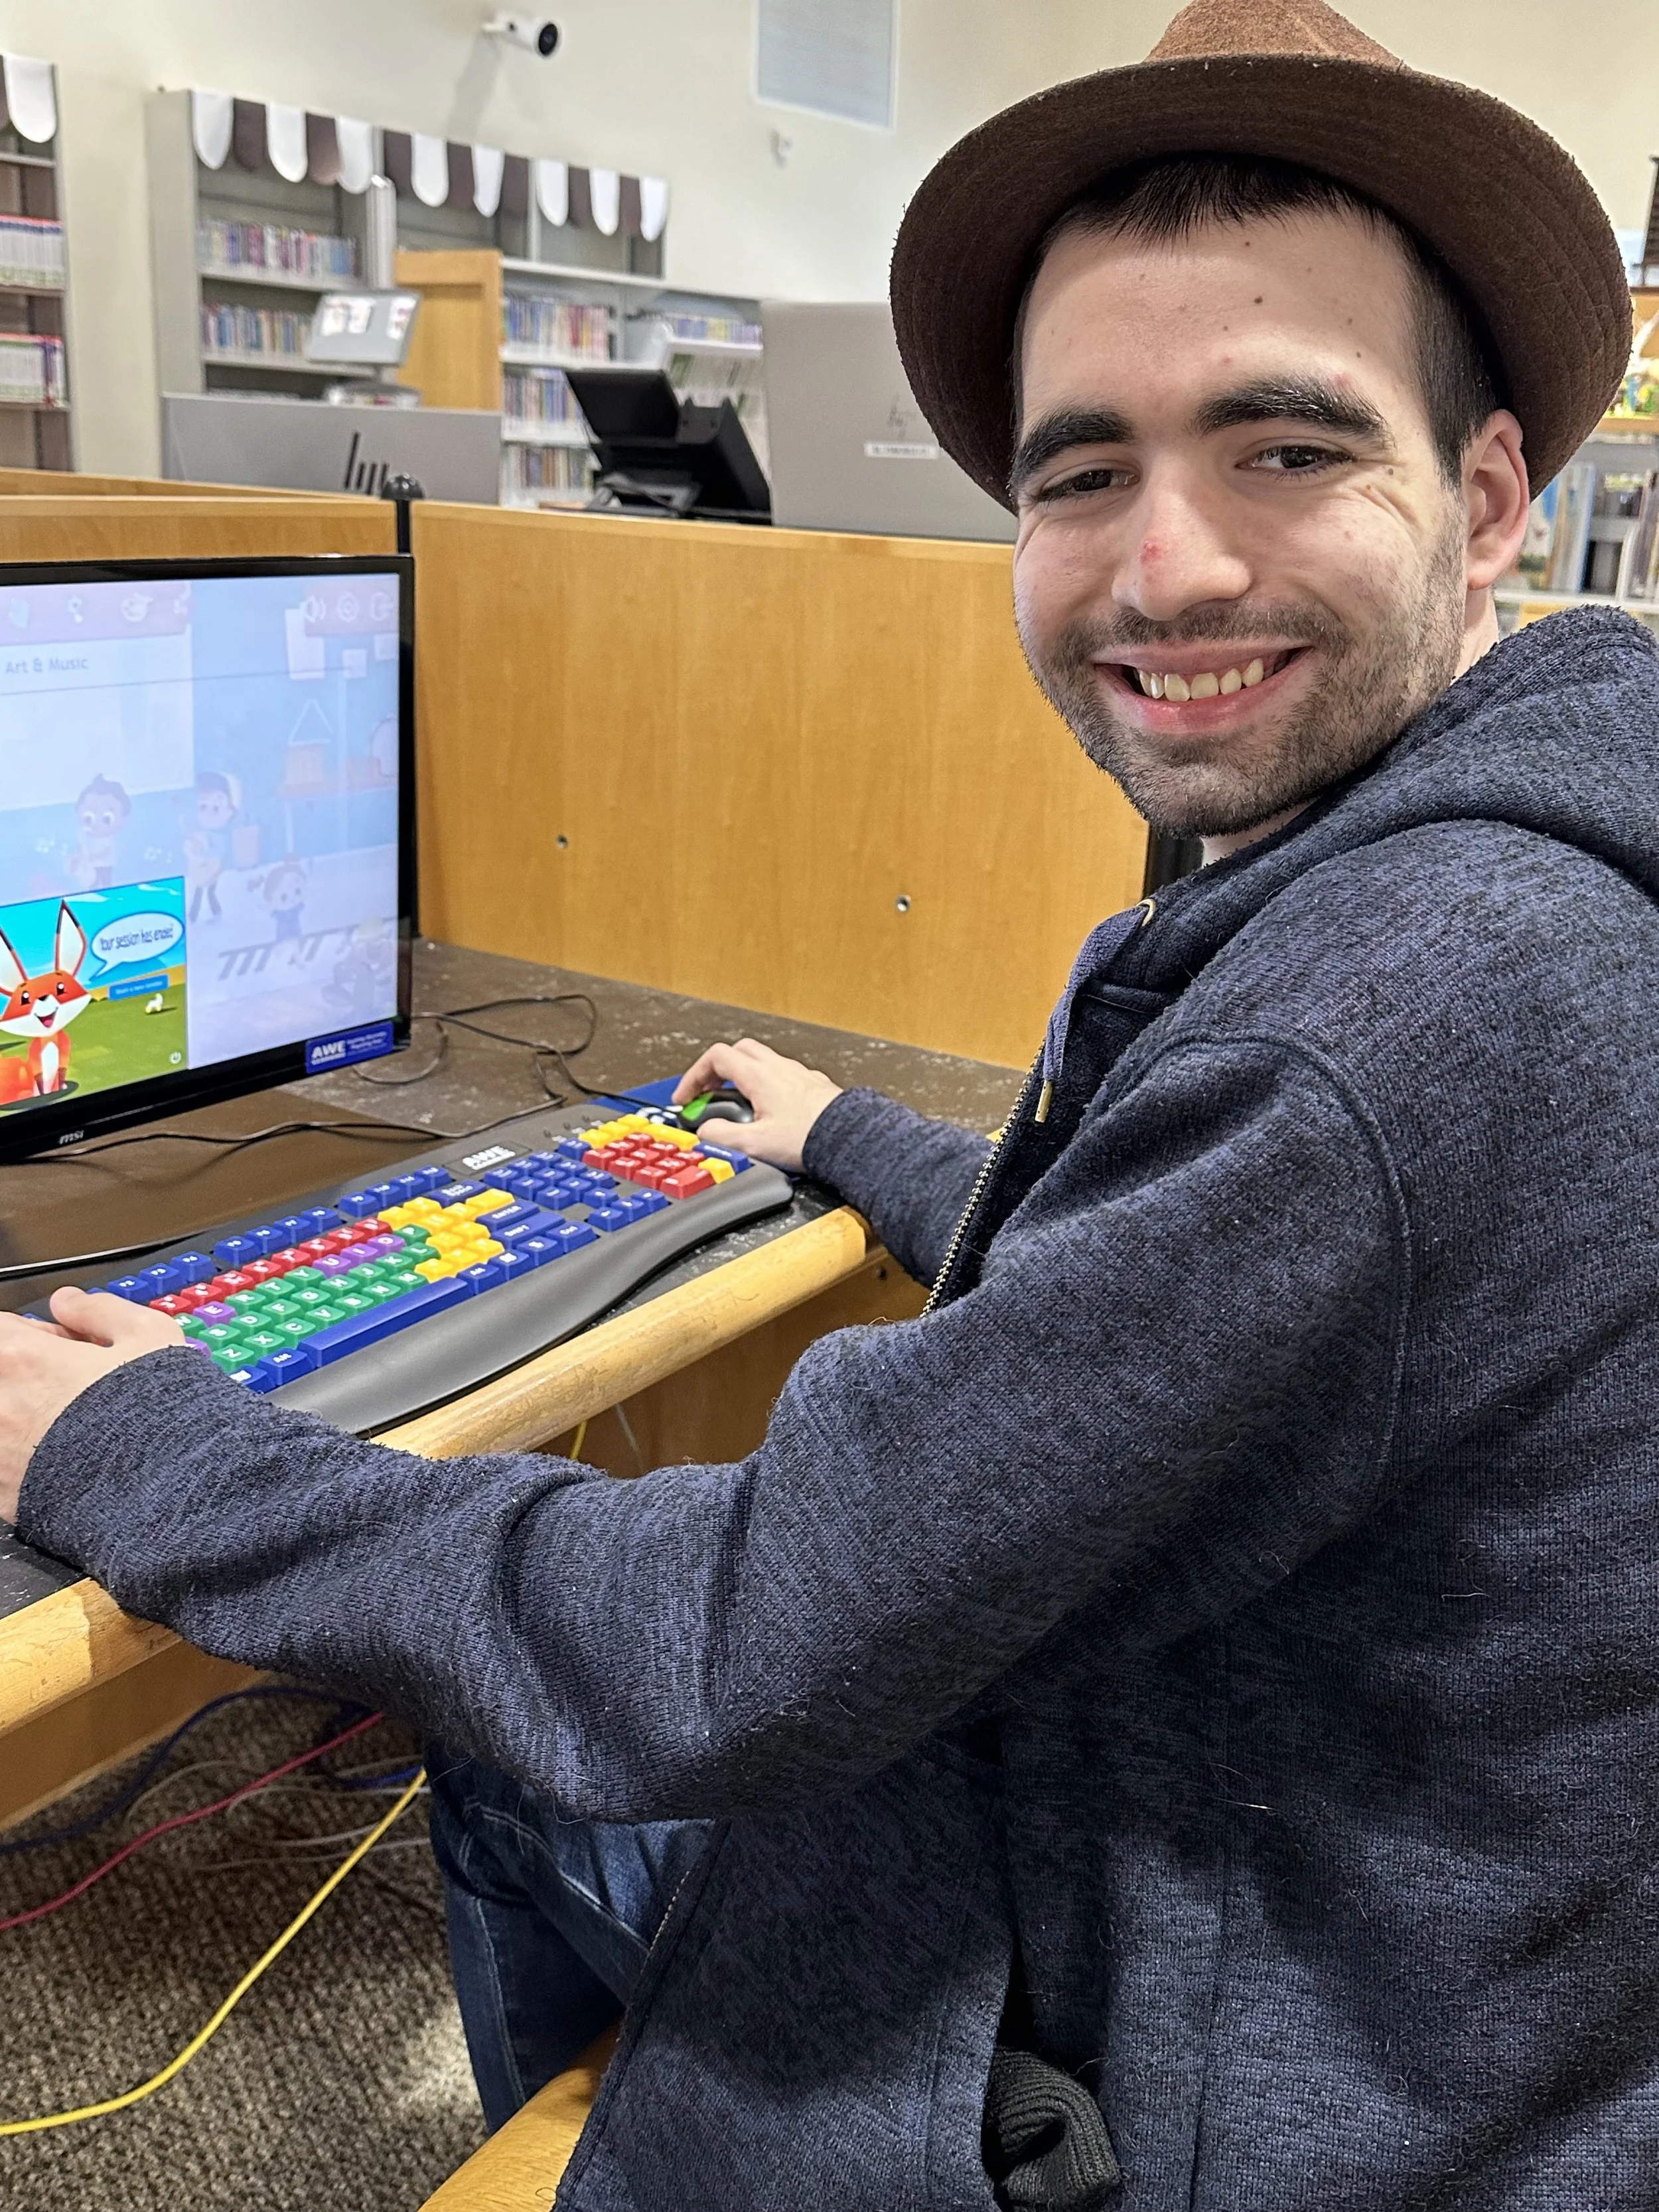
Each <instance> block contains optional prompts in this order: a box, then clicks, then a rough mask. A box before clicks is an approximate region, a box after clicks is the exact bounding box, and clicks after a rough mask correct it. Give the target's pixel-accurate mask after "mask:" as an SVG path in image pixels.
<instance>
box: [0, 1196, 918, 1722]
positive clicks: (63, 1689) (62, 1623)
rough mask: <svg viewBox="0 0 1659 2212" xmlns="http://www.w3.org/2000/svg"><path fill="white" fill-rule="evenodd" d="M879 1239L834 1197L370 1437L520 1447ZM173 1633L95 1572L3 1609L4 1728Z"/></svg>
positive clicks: (820, 1278)
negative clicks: (127, 1606)
mask: <svg viewBox="0 0 1659 2212" xmlns="http://www.w3.org/2000/svg"><path fill="white" fill-rule="evenodd" d="M879 1249H880V1248H879V1247H878V1245H877V1243H876V1242H875V1239H874V1237H872V1234H871V1231H870V1229H869V1226H868V1225H867V1224H866V1222H865V1221H864V1220H863V1219H862V1218H861V1217H860V1215H858V1214H856V1213H854V1212H853V1211H852V1210H851V1208H850V1207H848V1206H840V1207H837V1208H836V1210H835V1211H834V1212H830V1213H825V1214H821V1215H820V1216H819V1217H818V1218H817V1220H815V1221H809V1222H806V1223H805V1224H804V1225H802V1226H801V1227H800V1228H799V1229H792V1230H790V1231H788V1233H787V1235H785V1236H782V1237H774V1238H773V1240H772V1241H771V1243H768V1244H763V1245H762V1246H760V1247H759V1249H757V1250H756V1251H753V1252H745V1253H744V1254H742V1255H740V1256H739V1257H738V1258H737V1259H735V1260H732V1261H727V1263H726V1266H724V1267H716V1268H713V1269H711V1270H710V1272H709V1273H708V1274H706V1275H700V1276H698V1277H697V1278H696V1279H695V1280H694V1281H692V1282H690V1283H682V1284H681V1285H678V1287H677V1288H676V1289H674V1290H671V1291H664V1292H663V1294H662V1296H661V1297H657V1298H652V1299H650V1300H648V1301H647V1303H646V1304H644V1305H642V1306H640V1307H638V1308H636V1309H635V1310H634V1311H633V1312H631V1313H625V1314H618V1315H617V1316H616V1318H615V1319H614V1320H612V1321H607V1322H599V1324H598V1325H597V1326H596V1327H595V1328H591V1329H588V1330H586V1331H585V1332H584V1333H583V1334H581V1335H580V1336H576V1337H573V1338H572V1339H571V1340H569V1342H568V1343H567V1344H562V1345H556V1346H554V1348H553V1349H552V1350H551V1351H550V1352H543V1353H541V1354H540V1356H539V1357H538V1358H535V1359H532V1360H529V1361H527V1362H526V1364H525V1365H524V1366H522V1367H518V1368H514V1369H513V1371H512V1372H511V1373H510V1374H507V1375H503V1376H501V1377H500V1378H499V1379H498V1380H497V1381H495V1382H494V1383H486V1384H484V1386H483V1388H482V1389H478V1390H475V1391H473V1392H472V1393H471V1395H469V1396H467V1397H465V1398H460V1399H457V1400H456V1401H455V1402H454V1403H453V1405H450V1406H445V1407H441V1408H440V1409H439V1411H438V1412H436V1413H426V1414H423V1415H422V1417H421V1418H420V1419H418V1420H414V1421H405V1422H404V1424H403V1425H401V1426H400V1427H398V1428H395V1429H388V1430H386V1431H383V1432H382V1433H381V1435H380V1437H377V1438H376V1442H378V1443H385V1444H392V1445H395V1446H397V1447H398V1449H401V1450H404V1451H411V1452H419V1453H421V1454H422V1455H424V1456H425V1457H427V1458H428V1459H455V1458H459V1457H460V1456H461V1455H463V1454H464V1453H467V1452H477V1451H525V1450H529V1449H532V1448H533V1447H534V1446H536V1445H538V1444H544V1443H548V1442H549V1441H550V1439H551V1438H552V1437H557V1436H562V1435H563V1434H564V1433H565V1432H566V1431H568V1430H569V1429H572V1428H574V1426H575V1425H576V1424H577V1422H579V1421H583V1420H587V1419H591V1418H592V1416H593V1415H594V1414H596V1413H603V1412H604V1411H605V1408H606V1407H609V1406H613V1405H615V1404H616V1403H617V1401H619V1400H621V1399H624V1398H629V1397H632V1396H633V1395H635V1392H637V1391H640V1390H643V1389H647V1388H648V1387H649V1386H650V1384H652V1383H658V1382H660V1381H661V1380H662V1379H663V1377H664V1376H668V1375H673V1374H678V1372H679V1370H681V1369H682V1368H685V1367H689V1366H690V1365H691V1364H693V1362H694V1361H696V1360H698V1359H701V1358H702V1357H703V1356H704V1355H705V1354H706V1353H708V1352H714V1351H715V1350H717V1349H718V1348H719V1347H720V1346H721V1345H725V1344H731V1343H733V1342H735V1341H736V1340H737V1339H738V1338H739V1337H742V1336H746V1335H747V1334H749V1332H750V1330H751V1329H755V1328H760V1327H761V1326H762V1324H763V1322H769V1321H772V1320H775V1318H776V1317H777V1316H778V1315H780V1314H784V1313H787V1312H788V1311H789V1310H791V1308H792V1307H794V1306H798V1305H801V1304H805V1301H806V1300H807V1299H808V1298H811V1297H817V1294H818V1293H819V1292H820V1291H827V1290H829V1289H831V1288H832V1287H833V1286H834V1285H836V1283H840V1282H844V1281H845V1280H846V1279H848V1277H849V1276H851V1275H854V1274H856V1273H858V1271H859V1269H860V1267H864V1266H865V1265H866V1262H867V1261H871V1260H872V1259H874V1258H876V1257H878V1254H879ZM178 1640H179V1639H178V1638H176V1637H175V1635H174V1634H173V1631H172V1630H171V1629H170V1628H161V1627H158V1626H156V1624H155V1622H154V1621H149V1620H137V1619H136V1618H135V1617H134V1616H133V1615H132V1614H131V1613H124V1612H123V1611H122V1610H121V1608H120V1607H119V1606H118V1605H117V1603H116V1602H115V1600H114V1599H113V1598H112V1597H111V1596H110V1595H109V1593H108V1592H107V1590H105V1589H102V1588H100V1585H99V1584H98V1583H95V1582H93V1581H91V1580H90V1579H88V1580H86V1581H83V1582H78V1583H72V1584H71V1585H70V1588H69V1589H61V1590H55V1591H53V1592H52V1595H51V1596H49V1597H44V1598H41V1599H40V1601H38V1602H37V1603H36V1604H33V1605H31V1606H26V1607H24V1608H23V1610H22V1611H21V1613H13V1614H12V1615H11V1616H10V1617H9V1619H8V1620H0V1735H3V1734H4V1733H5V1732H6V1731H7V1730H9V1729H15V1728H17V1727H19V1726H20V1725H21V1723H24V1722H25V1721H30V1720H33V1719H35V1718H37V1717H39V1716H40V1714H42V1713H44V1712H48V1711H51V1710H52V1707H54V1706H56V1705H64V1704H65V1703H67V1701H68V1700H69V1699H71V1698H74V1697H76V1696H78V1695H79V1694H80V1692H82V1691H83V1690H87V1689H89V1688H90V1687H92V1686H94V1684H96V1683H99V1682H103V1681H108V1680H112V1678H113V1677H114V1676H116V1675H118V1674H124V1673H125V1671H126V1669H127V1668H130V1667H137V1666H139V1665H141V1664H142V1663H143V1662H144V1661H145V1660H146V1659H149V1658H150V1657H152V1656H154V1655H155V1653H156V1652H158V1651H161V1650H165V1649H166V1648H167V1645H169V1644H173V1643H176V1642H177V1641H178Z"/></svg>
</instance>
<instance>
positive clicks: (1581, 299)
mask: <svg viewBox="0 0 1659 2212" xmlns="http://www.w3.org/2000/svg"><path fill="white" fill-rule="evenodd" d="M1176 154H1245V155H1260V156H1267V157H1270V158H1272V159H1273V160H1276V161H1290V162H1295V163H1297V164H1298V165H1299V166H1301V167H1306V168H1310V169H1316V170H1318V171H1319V172H1320V173H1322V175H1325V176H1328V177H1332V178H1334V179H1337V181H1338V182H1340V183H1341V184H1345V185H1350V186H1352V188H1353V190H1355V191H1359V192H1363V193H1364V195H1365V196H1366V197H1368V198H1370V199H1372V200H1375V201H1376V202H1377V203H1378V204H1379V205H1381V206H1382V207H1383V208H1385V209H1386V210H1389V213H1391V214H1392V215H1394V216H1396V217H1397V218H1398V219H1399V220H1400V221H1401V222H1404V223H1406V224H1407V225H1408V226H1409V227H1410V228H1412V229H1413V231H1415V232H1416V233H1417V234H1418V235H1419V238H1421V239H1422V240H1424V241H1425V243H1426V244H1427V245H1429V246H1431V247H1432V248H1433V249H1434V251H1435V252H1437V254H1438V255H1439V256H1440V258H1441V259H1442V260H1443V261H1444V262H1445V264H1446V265H1447V266H1448V268H1449V269H1450V270H1451V271H1452V273H1453V275H1454V276H1455V277H1456V278H1457V279H1458V281H1459V283H1461V284H1462V286H1463V288H1464V289H1465V291H1466V292H1467V293H1468V295H1469V297H1470V298H1471V299H1472V301H1474V305H1475V307H1477V308H1478V310H1479V311H1480V314H1481V316H1482V317H1483V319H1484V320H1485V322H1486V328H1487V331H1488V332H1489V334H1490V336H1491V339H1492V346H1493V348H1494V349H1495V351H1496V354H1497V356H1498V362H1499V364H1500V365H1501V368H1502V370H1503V373H1504V380H1505V384H1506V386H1507V391H1506V395H1505V396H1506V398H1507V400H1508V404H1510V406H1511V407H1512V408H1513V410H1514V411H1515V413H1516V416H1517V417H1518V418H1519V421H1520V423H1521V427H1522V432H1523V434H1524V450H1525V453H1526V458H1527V464H1528V474H1529V477H1530V480H1531V484H1532V489H1533V490H1534V493H1536V492H1537V491H1539V490H1540V489H1541V488H1542V487H1543V485H1545V484H1546V483H1548V482H1549V480H1550V478H1551V477H1553V476H1554V475H1556V474H1557V472H1558V471H1559V470H1560V469H1561V468H1562V467H1563V466H1564V465H1565V463H1566V462H1567V461H1568V460H1569V459H1571V456H1572V454H1573V453H1574V452H1575V451H1576V450H1577V447H1579V446H1580V445H1582V444H1583V441H1584V440H1585V438H1587V437H1588V436H1589V434H1590V432H1591V431H1592V430H1593V429H1594V428H1595V425H1596V423H1597V422H1599V421H1600V420H1601V416H1602V415H1603V414H1604V413H1605V411H1606V410H1607V407H1608V405H1609V404H1611V401H1612V398H1613V393H1614V392H1615V391H1616V389H1617V387H1618V384H1619V381H1620V378H1621V376H1622V375H1623V374H1624V372H1625V370H1626V367H1627V365H1628V362H1629V357H1630V348H1631V336H1632V325H1631V305H1630V289H1629V285H1628V283H1627V280H1626V274H1625V267H1624V263H1623V260H1622V258H1621V257H1620V250H1619V246H1618V241H1617V240H1615V238H1614V237H1613V231H1612V228H1611V227H1610V225H1609V224H1608V222H1607V216H1606V214H1605V212H1604V211H1603V210H1602V207H1601V203H1600V201H1599V200H1598V199H1597V198H1596V197H1595V192H1594V191H1592V190H1591V187H1590V185H1589V179H1587V178H1586V177H1585V176H1584V174H1583V171H1582V170H1581V169H1580V168H1579V167H1577V163H1576V162H1575V161H1573V160H1572V158H1571V155H1569V154H1568V153H1567V152H1566V151H1565V149H1564V148H1562V147H1560V146H1559V145H1558V144H1557V143H1556V142H1555V140H1554V139H1553V138H1552V137H1550V136H1549V134H1548V133H1547V131H1543V130H1541V129H1540V128H1539V126H1538V125H1536V124H1534V123H1533V122H1531V121H1530V120H1529V119H1528V118H1527V117H1526V116H1524V115H1522V114H1521V113H1519V112H1518V111H1517V110H1516V109H1515V108H1512V107H1509V106H1505V105H1504V102H1503V101H1501V100H1495V99H1493V98H1492V96H1491V94H1487V93H1483V92H1477V91H1475V90H1474V88H1472V87H1470V86H1468V85H1462V84H1456V83H1453V82H1449V80H1447V79H1445V78H1443V77H1433V76H1422V75H1419V73H1418V72H1417V71H1415V70H1408V69H1406V68H1404V67H1397V68H1396V67H1390V66H1388V65H1386V64H1381V63H1376V62H1362V61H1349V60H1342V59H1322V58H1315V57H1312V56H1304V55H1299V54H1297V55H1288V54H1266V55H1239V56H1222V57H1218V58H1212V59H1207V60H1206V59H1196V58H1194V59H1182V60H1178V61H1169V62H1143V63H1140V64H1137V65H1135V66H1134V67H1133V68H1127V69H1119V70H1103V71H1102V72H1101V73H1099V74H1098V75H1097V76H1088V77H1080V78H1078V79H1076V80H1075V81H1073V82H1071V83H1069V84H1062V85H1057V86H1055V87H1054V88H1053V89H1052V90H1050V91H1048V92H1042V93H1038V94H1036V95H1035V97H1033V98H1032V99H1030V100H1023V101H1022V102H1021V103H1020V104H1019V105H1018V106H1016V107H1012V108H1009V109H1007V110H1006V112H1004V113H1002V114H1000V115H998V116H995V117H994V118H992V119H991V121H990V122H988V123H986V124H983V125H981V126H980V128H979V129H978V130H976V131H972V132H970V133H969V136H968V137H965V138H963V140H961V141H960V143H958V144H957V145H956V146H954V147H952V148H951V150H950V152H949V153H947V154H946V155H945V156H944V158H943V159H942V160H941V161H939V163H938V164H937V166H936V167H934V168H933V171H932V172H931V173H929V175H928V176H927V178H926V179H924V181H923V183H922V185H921V188H920V190H919V191H917V193H916V196H915V198H914V199H913V200H912V202H911V203H910V205H909V208H908V210H907V211H906V214H905V217H904V221H903V223H902V226H901V228H900V231H899V235H898V241H897V244H896V246H895V248H894V252H893V268H892V304H893V321H894V325H895V328H896V331H897V335H898V343H899V351H900V354H901V355H902V358H903V361H904V366H905V369H906V372H907V374H908V376H909V379H910V383H911V386H912V388H913V390H914V391H915V395H916V399H917V401H918V403H919V404H920V406H921V410H922V412H923V414H924V415H925V416H927V420H928V422H930V423H931V424H932V426H933V432H934V435H935V436H936V437H937V438H938V439H939V443H940V444H941V445H942V446H943V447H945V451H946V452H947V453H950V454H951V456H952V458H953V459H956V460H957V462H959V463H960V464H961V465H962V467H963V469H965V470H966V471H967V472H968V474H969V476H970V477H973V479H974V481H975V483H978V484H981V485H982V486H983V487H984V489H986V490H987V492H989V493H990V494H991V495H992V496H993V497H994V498H995V499H999V500H1000V501H1003V503H1004V504H1005V505H1007V504H1008V503H1009V501H1008V491H1007V486H1008V471H1009V465H1010V462H1011V460H1012V453H1013V445H1014V435H1015V426H1014V422H1013V419H1012V410H1013V397H1012V394H1013V377H1012V345H1013V336H1014V325H1015V319H1016V317H1017V315H1018V309H1019V304H1020V301H1021V299H1022V298H1023V296H1024V290H1025V287H1026V285H1027V283H1029V281H1030V276H1031V273H1032V270H1033V268H1034V266H1035V263H1036V254H1037V251H1038V248H1039V247H1040V246H1041V245H1042V240H1043V239H1044V238H1045V237H1046V236H1047V234H1048V231H1049V229H1050V228H1052V226H1053V224H1054V222H1055V221H1056V220H1057V219H1058V217H1059V216H1060V215H1061V214H1062V213H1063V212H1064V211H1065V210H1066V208H1067V207H1069V206H1070V205H1071V204H1072V203H1073V201H1074V200H1075V199H1077V198H1078V197H1079V196H1080V195H1081V194H1082V193H1084V192H1085V191H1087V190H1088V189H1089V188H1090V187H1091V185H1094V184H1096V183H1097V182H1098V181H1099V180H1100V179H1102V178H1103V177H1104V176H1106V175H1107V174H1109V173H1110V172H1111V171H1113V170H1115V169H1121V168H1123V167H1127V166H1128V165H1129V164H1130V163H1132V162H1137V161H1147V160H1150V159H1152V158H1155V157H1157V156H1159V155H1176Z"/></svg>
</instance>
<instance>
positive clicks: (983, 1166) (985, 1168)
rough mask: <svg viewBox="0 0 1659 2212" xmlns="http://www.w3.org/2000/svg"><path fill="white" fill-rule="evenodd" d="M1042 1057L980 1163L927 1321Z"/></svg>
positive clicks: (1049, 1089)
mask: <svg viewBox="0 0 1659 2212" xmlns="http://www.w3.org/2000/svg"><path fill="white" fill-rule="evenodd" d="M1041 1072H1042V1054H1041V1053H1039V1054H1037V1056H1036V1060H1033V1061H1032V1063H1031V1066H1030V1073H1028V1074H1027V1076H1026V1078H1025V1080H1024V1083H1023V1084H1021V1085H1020V1087H1019V1096H1018V1098H1016V1099H1015V1101H1014V1104H1013V1110H1012V1113H1011V1114H1010V1115H1009V1116H1008V1118H1007V1120H1006V1121H1005V1122H1004V1123H1003V1125H1002V1127H1000V1129H999V1130H998V1131H997V1133H996V1134H995V1136H994V1137H993V1138H992V1139H991V1149H990V1151H989V1152H987V1153H986V1155H985V1158H983V1159H982V1160H981V1162H980V1164H979V1173H978V1174H977V1175H976V1176H975V1177H974V1187H973V1188H972V1189H971V1190H970V1191H969V1194H968V1203H967V1205H966V1206H963V1209H962V1214H961V1218H959V1219H958V1221H957V1225H956V1227H955V1228H954V1229H953V1230H952V1231H951V1242H950V1243H949V1244H948V1245H947V1246H946V1247H945V1257H944V1259H943V1261H941V1262H940V1264H939V1273H938V1274H937V1275H935V1276H934V1278H933V1289H932V1290H931V1291H928V1293H927V1304H926V1305H925V1306H923V1308H922V1310H921V1317H922V1319H923V1320H924V1321H925V1320H926V1319H927V1316H928V1315H929V1314H930V1313H932V1312H933V1309H934V1307H935V1306H936V1305H937V1304H939V1291H941V1290H942V1289H943V1287H944V1285H945V1280H946V1279H947V1278H948V1277H949V1275H950V1273H951V1268H952V1267H955V1265H956V1263H957V1255H958V1254H959V1253H960V1252H961V1250H962V1248H963V1243H964V1242H965V1241H966V1238H967V1235H968V1231H969V1229H970V1228H971V1226H972V1225H973V1219H974V1216H975V1213H976V1212H978V1211H979V1204H980V1200H981V1199H982V1198H983V1197H984V1195H985V1186H986V1184H987V1182H990V1180H991V1176H992V1173H993V1171H994V1169H995V1167H996V1164H997V1161H998V1158H1000V1154H1001V1151H1002V1143H1003V1139H1004V1138H1005V1137H1006V1135H1007V1134H1008V1132H1009V1131H1010V1130H1011V1129H1012V1127H1013V1126H1014V1124H1015V1122H1016V1121H1018V1119H1019V1117H1020V1115H1022V1114H1023V1113H1024V1111H1025V1102H1026V1100H1027V1099H1028V1098H1029V1097H1030V1095H1031V1091H1032V1089H1033V1087H1034V1085H1036V1080H1037V1078H1038V1076H1039V1074H1040V1073H1041ZM1042 1088H1043V1091H1044V1092H1045V1093H1046V1094H1048V1095H1049V1096H1052V1093H1053V1085H1051V1084H1047V1083H1045V1084H1044V1085H1043V1086H1042ZM1042 1104H1043V1107H1044V1108H1045V1109H1046V1107H1047V1105H1048V1096H1045V1097H1044V1098H1043V1100H1042ZM1037 1118H1038V1120H1039V1121H1046V1120H1047V1119H1048V1115H1047V1113H1046V1112H1041V1113H1039V1115H1038V1116H1037Z"/></svg>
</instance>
